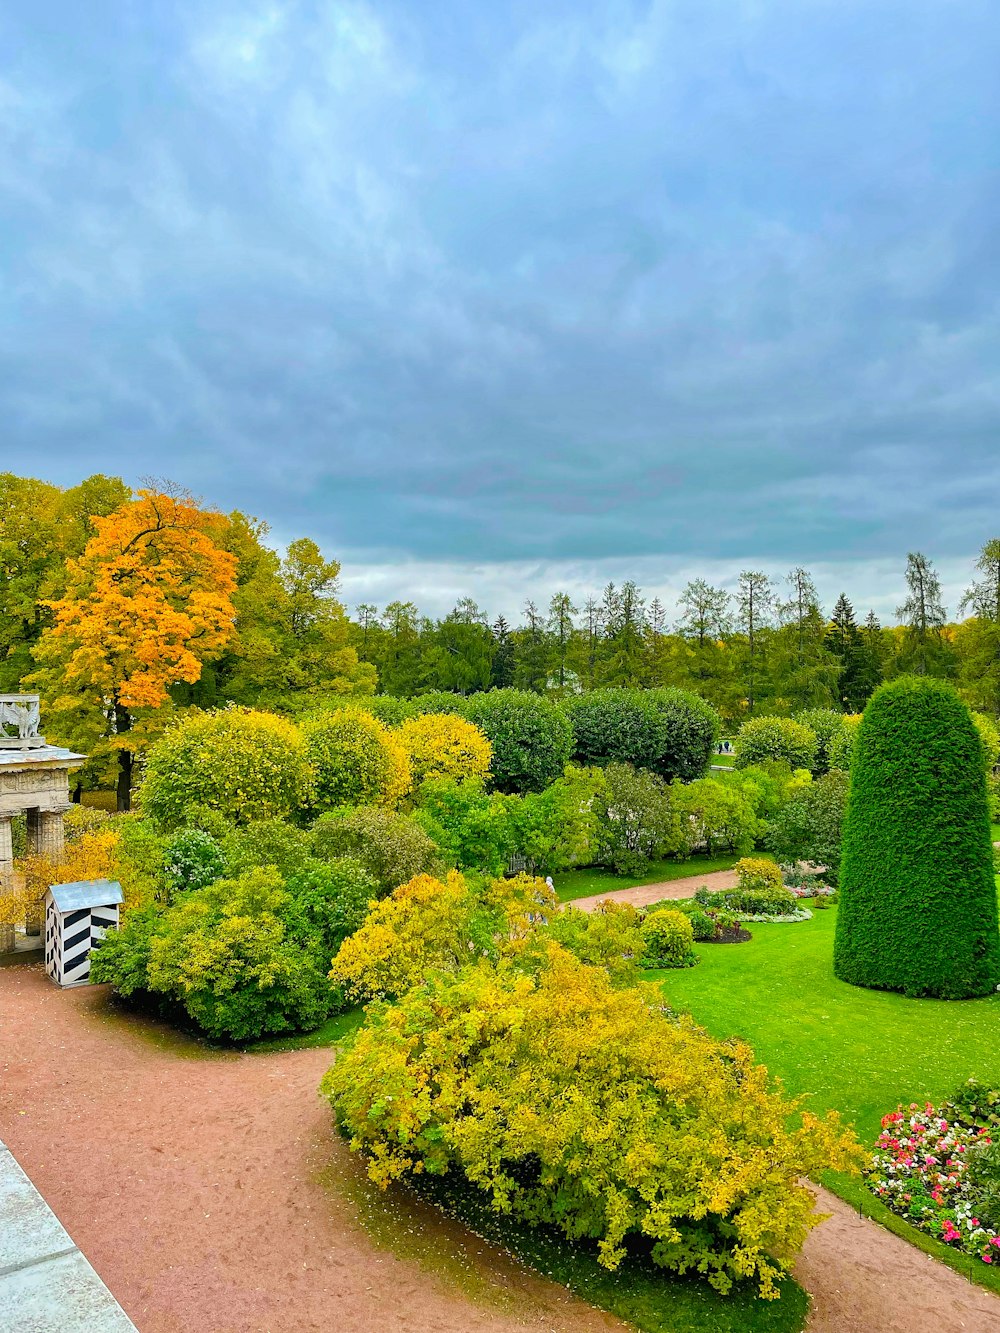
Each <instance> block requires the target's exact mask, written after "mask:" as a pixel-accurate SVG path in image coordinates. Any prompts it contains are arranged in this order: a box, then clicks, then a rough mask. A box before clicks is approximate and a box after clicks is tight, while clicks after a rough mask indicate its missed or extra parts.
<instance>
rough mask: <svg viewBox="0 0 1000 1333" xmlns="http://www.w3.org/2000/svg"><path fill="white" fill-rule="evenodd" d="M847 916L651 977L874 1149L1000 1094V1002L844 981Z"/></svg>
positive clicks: (763, 930) (956, 1262)
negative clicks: (908, 1125)
mask: <svg viewBox="0 0 1000 1333" xmlns="http://www.w3.org/2000/svg"><path fill="white" fill-rule="evenodd" d="M835 921H836V908H831V909H829V910H827V911H817V912H816V913H815V914H814V916H813V919H812V920H811V921H803V922H800V923H797V924H787V925H767V924H763V923H755V924H754V925H752V926H751V927H750V929H751V930H752V932H753V936H754V938H753V940H752V941H750V942H749V943H747V944H739V945H716V946H712V945H702V946H700V947H699V950H698V952H699V954H700V957H701V963H700V965H699V966H698V967H695V968H691V969H690V970H687V971H676V972H656V973H653V974H651V975H652V976H654V977H655V978H656V979H658V980H660V979H662V981H663V989H664V991H665V993H666V995H667V997H668V999H669V1000H670V1002H671V1004H672V1005H673V1006H674V1007H675V1008H678V1009H686V1010H688V1011H689V1012H690V1013H691V1014H692V1015H693V1016H694V1018H695V1019H696V1020H697V1021H698V1022H699V1023H701V1024H703V1025H704V1026H705V1027H706V1028H708V1029H709V1031H710V1032H712V1033H714V1034H715V1035H716V1036H719V1037H726V1036H733V1035H738V1036H741V1037H745V1038H746V1039H747V1041H749V1042H750V1044H751V1045H752V1046H753V1048H754V1051H755V1052H756V1054H757V1056H758V1058H759V1059H760V1060H761V1061H762V1063H764V1064H766V1065H767V1066H768V1068H769V1069H770V1071H771V1072H772V1074H775V1075H777V1076H778V1077H780V1078H781V1080H782V1082H783V1083H784V1085H785V1088H786V1089H787V1091H788V1092H790V1093H793V1094H796V1095H801V1096H803V1097H804V1098H805V1103H804V1104H805V1105H806V1106H807V1107H808V1108H809V1109H810V1110H813V1111H817V1112H823V1111H827V1110H838V1111H840V1112H841V1113H842V1115H843V1117H844V1119H845V1120H846V1121H848V1122H850V1123H853V1124H854V1126H855V1128H856V1130H857V1133H858V1136H859V1138H860V1139H861V1140H862V1142H863V1143H865V1144H868V1145H870V1144H871V1143H872V1142H873V1140H874V1139H875V1137H876V1136H877V1134H878V1131H879V1128H880V1122H881V1118H882V1116H883V1115H885V1113H886V1112H887V1111H893V1110H895V1108H896V1105H897V1103H898V1102H903V1103H907V1102H911V1101H917V1102H920V1101H924V1100H928V1101H932V1102H938V1101H940V1100H942V1099H943V1098H946V1097H947V1096H948V1095H949V1094H950V1093H952V1092H953V1091H954V1090H955V1088H956V1087H957V1086H958V1085H959V1084H960V1083H962V1082H964V1080H965V1079H967V1078H969V1077H970V1075H975V1076H976V1077H977V1078H981V1079H983V1080H984V1081H986V1082H990V1083H992V1084H993V1085H994V1086H996V1085H997V1084H1000V1042H998V1041H997V1031H998V1028H1000V995H993V996H990V997H988V998H987V999H983V1000H954V1001H947V1000H909V999H906V998H905V996H902V995H893V994H890V993H888V992H886V991H870V990H862V989H860V988H858V987H855V986H849V985H847V984H846V983H845V982H842V981H838V980H837V978H836V977H835V976H834V975H833V966H832V955H833V932H834V925H835ZM824 1183H825V1184H827V1185H829V1186H830V1188H832V1189H833V1190H835V1191H836V1193H838V1194H840V1195H841V1197H842V1198H845V1199H847V1200H848V1202H850V1203H852V1204H854V1205H855V1206H857V1207H858V1208H859V1209H863V1211H864V1212H865V1213H866V1214H868V1215H869V1216H872V1217H874V1218H876V1220H878V1221H880V1222H882V1223H884V1224H885V1225H887V1226H888V1227H889V1228H890V1229H891V1230H893V1231H895V1232H896V1233H897V1234H898V1235H901V1236H904V1237H905V1238H906V1239H907V1240H910V1241H912V1242H913V1243H914V1244H917V1245H919V1246H920V1248H921V1249H923V1250H925V1251H926V1252H927V1253H929V1254H933V1255H935V1256H936V1257H938V1258H940V1259H943V1260H944V1261H945V1262H946V1263H948V1264H950V1266H951V1267H953V1268H957V1269H958V1270H959V1271H960V1272H962V1273H963V1274H967V1275H970V1276H972V1277H974V1279H975V1280H976V1281H978V1282H980V1283H981V1284H982V1285H983V1286H987V1287H990V1288H992V1289H993V1290H997V1291H1000V1273H995V1272H994V1271H993V1270H992V1269H990V1268H987V1267H986V1266H985V1265H983V1264H981V1263H980V1264H974V1263H972V1262H970V1261H969V1260H968V1259H966V1258H965V1257H964V1256H961V1255H957V1254H956V1253H955V1252H954V1251H952V1250H950V1249H948V1248H947V1247H946V1246H944V1245H941V1244H939V1243H938V1242H936V1241H933V1240H931V1238H930V1237H928V1236H925V1235H924V1234H923V1233H922V1232H919V1231H917V1230H916V1229H915V1228H913V1227H911V1226H909V1224H908V1223H906V1222H904V1221H903V1219H902V1218H898V1217H896V1216H895V1215H894V1214H892V1213H890V1212H889V1211H888V1209H886V1208H884V1207H883V1205H882V1204H880V1203H879V1202H878V1200H877V1199H875V1198H874V1196H873V1195H871V1194H870V1193H869V1191H868V1190H867V1189H866V1188H865V1187H864V1184H863V1183H862V1182H861V1181H860V1180H859V1179H858V1178H855V1177H848V1176H842V1175H832V1174H831V1175H830V1176H829V1177H828V1178H825V1179H824Z"/></svg>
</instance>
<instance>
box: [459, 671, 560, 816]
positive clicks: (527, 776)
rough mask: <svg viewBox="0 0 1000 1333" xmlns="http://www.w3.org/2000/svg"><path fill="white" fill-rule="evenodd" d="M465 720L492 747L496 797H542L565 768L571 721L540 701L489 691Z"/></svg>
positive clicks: (469, 707)
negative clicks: (533, 794) (499, 794)
mask: <svg viewBox="0 0 1000 1333" xmlns="http://www.w3.org/2000/svg"><path fill="white" fill-rule="evenodd" d="M434 711H435V712H443V711H444V710H443V709H441V708H436V709H435V710H434ZM464 715H465V716H466V717H467V718H468V720H469V721H470V722H474V723H475V725H476V726H477V727H478V728H479V730H480V731H481V732H482V733H483V734H484V735H485V736H486V738H487V740H488V741H489V742H490V744H491V745H492V746H493V756H492V758H491V760H490V775H491V777H492V780H493V785H494V786H495V787H496V788H497V789H498V790H499V791H502V792H527V791H543V790H544V789H545V788H546V787H547V786H549V784H550V783H552V782H555V780H556V779H557V778H558V777H560V776H561V775H562V772H563V769H564V768H565V767H566V765H567V764H568V763H569V760H570V756H571V753H572V747H573V732H572V728H571V727H570V724H569V720H568V719H567V718H566V717H565V716H564V714H563V713H562V712H560V710H559V709H558V708H557V707H556V706H555V704H553V703H552V702H551V701H550V700H549V699H543V698H542V697H541V695H538V694H531V693H529V692H528V691H527V690H488V691H487V692H486V693H484V694H474V695H472V697H471V698H470V699H468V700H467V702H466V704H465V709H464Z"/></svg>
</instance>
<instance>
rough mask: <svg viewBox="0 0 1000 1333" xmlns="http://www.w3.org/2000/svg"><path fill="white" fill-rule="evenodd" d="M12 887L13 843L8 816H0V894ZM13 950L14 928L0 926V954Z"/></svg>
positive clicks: (7, 891)
mask: <svg viewBox="0 0 1000 1333" xmlns="http://www.w3.org/2000/svg"><path fill="white" fill-rule="evenodd" d="M13 887H14V843H13V840H12V838H11V834H10V815H0V894H5V893H9V892H10V891H11V889H13ZM13 948H14V927H13V926H3V925H0V953H10V952H11V951H12V950H13Z"/></svg>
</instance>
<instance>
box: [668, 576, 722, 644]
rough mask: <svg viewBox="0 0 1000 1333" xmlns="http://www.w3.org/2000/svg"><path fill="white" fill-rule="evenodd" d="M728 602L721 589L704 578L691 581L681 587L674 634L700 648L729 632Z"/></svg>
mask: <svg viewBox="0 0 1000 1333" xmlns="http://www.w3.org/2000/svg"><path fill="white" fill-rule="evenodd" d="M731 600H732V599H731V598H730V596H729V593H728V592H726V591H725V589H724V588H713V587H712V586H711V585H710V584H708V583H706V582H705V580H704V579H693V580H692V581H691V582H690V583H687V584H685V586H684V588H683V590H682V592H681V595H680V597H678V599H677V604H678V606H679V607H680V608H681V609H682V611H683V614H682V615H681V616H680V617H679V618H678V621H677V633H678V634H683V636H684V637H685V638H686V639H691V640H693V642H694V643H695V644H697V646H698V648H699V650H701V651H704V649H705V648H706V647H707V646H708V645H709V644H711V643H713V642H714V641H715V640H717V639H721V638H722V637H723V635H725V634H728V633H729V630H730V616H729V603H730V601H731Z"/></svg>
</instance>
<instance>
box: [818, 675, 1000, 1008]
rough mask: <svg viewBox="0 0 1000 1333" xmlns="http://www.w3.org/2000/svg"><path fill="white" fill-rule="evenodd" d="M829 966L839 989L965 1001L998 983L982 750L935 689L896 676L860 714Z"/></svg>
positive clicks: (999, 942)
mask: <svg viewBox="0 0 1000 1333" xmlns="http://www.w3.org/2000/svg"><path fill="white" fill-rule="evenodd" d="M833 963H834V971H835V972H836V974H837V976H838V977H840V978H841V979H842V980H844V981H849V982H851V983H852V984H854V985H856V986H870V987H873V988H877V989H881V990H894V991H902V992H903V993H904V994H905V995H912V996H920V995H934V996H938V997H940V998H942V999H951V1000H958V999H965V998H968V997H970V996H974V995H987V994H989V993H990V992H991V991H993V990H994V989H995V988H996V986H997V983H998V982H1000V934H998V927H997V895H996V887H995V883H994V879H993V855H992V848H991V845H990V821H989V812H988V808H987V797H986V775H985V773H984V771H983V750H982V743H981V741H980V739H979V733H978V732H977V730H976V727H975V724H974V722H973V720H972V717H971V715H970V713H969V710H968V708H966V706H965V704H963V703H962V701H961V700H960V699H959V697H958V695H957V694H956V693H955V692H954V690H953V689H951V687H950V686H948V685H946V684H945V683H944V682H943V681H939V680H928V679H926V678H916V677H906V676H904V677H901V678H900V679H898V680H894V681H891V682H890V683H889V684H887V685H883V686H882V687H881V689H879V690H878V691H877V692H876V693H875V694H874V695H873V696H872V699H871V701H870V702H869V704H868V707H867V708H866V709H865V712H864V716H863V718H862V720H861V726H860V728H859V731H858V736H857V741H856V744H855V749H854V758H853V761H852V764H851V790H850V799H849V801H848V807H847V817H846V820H845V825H844V838H843V860H842V863H841V870H840V910H839V914H838V920H837V934H836V941H835V944H834V955H833Z"/></svg>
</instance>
